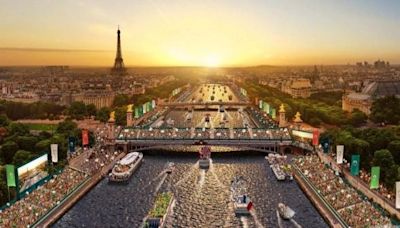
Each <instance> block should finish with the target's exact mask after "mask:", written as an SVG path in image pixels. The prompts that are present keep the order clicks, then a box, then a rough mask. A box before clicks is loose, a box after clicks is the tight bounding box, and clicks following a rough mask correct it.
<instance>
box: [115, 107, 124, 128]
mask: <svg viewBox="0 0 400 228" xmlns="http://www.w3.org/2000/svg"><path fill="white" fill-rule="evenodd" d="M126 110H127V107H119V108H116V109H115V124H117V125H126Z"/></svg>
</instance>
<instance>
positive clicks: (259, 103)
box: [258, 100, 263, 110]
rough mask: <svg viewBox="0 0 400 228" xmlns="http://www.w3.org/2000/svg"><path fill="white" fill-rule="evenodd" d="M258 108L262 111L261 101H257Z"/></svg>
mask: <svg viewBox="0 0 400 228" xmlns="http://www.w3.org/2000/svg"><path fill="white" fill-rule="evenodd" d="M258 107H259V108H260V109H261V110H262V109H263V101H262V100H259V101H258Z"/></svg>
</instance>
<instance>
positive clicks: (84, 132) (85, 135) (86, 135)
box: [82, 129, 89, 146]
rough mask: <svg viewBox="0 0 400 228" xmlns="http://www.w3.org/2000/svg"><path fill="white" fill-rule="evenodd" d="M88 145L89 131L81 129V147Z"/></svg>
mask: <svg viewBox="0 0 400 228" xmlns="http://www.w3.org/2000/svg"><path fill="white" fill-rule="evenodd" d="M87 145H89V131H88V130H86V129H82V146H87Z"/></svg>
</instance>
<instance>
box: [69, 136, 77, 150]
mask: <svg viewBox="0 0 400 228" xmlns="http://www.w3.org/2000/svg"><path fill="white" fill-rule="evenodd" d="M68 150H69V152H70V153H73V152H75V138H74V137H72V136H70V137H68Z"/></svg>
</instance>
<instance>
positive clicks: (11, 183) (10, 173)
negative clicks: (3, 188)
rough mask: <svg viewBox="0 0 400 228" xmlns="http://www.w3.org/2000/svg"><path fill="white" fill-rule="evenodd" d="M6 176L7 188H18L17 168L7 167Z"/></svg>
mask: <svg viewBox="0 0 400 228" xmlns="http://www.w3.org/2000/svg"><path fill="white" fill-rule="evenodd" d="M6 174H7V186H8V187H16V186H17V185H16V183H15V166H14V165H6Z"/></svg>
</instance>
